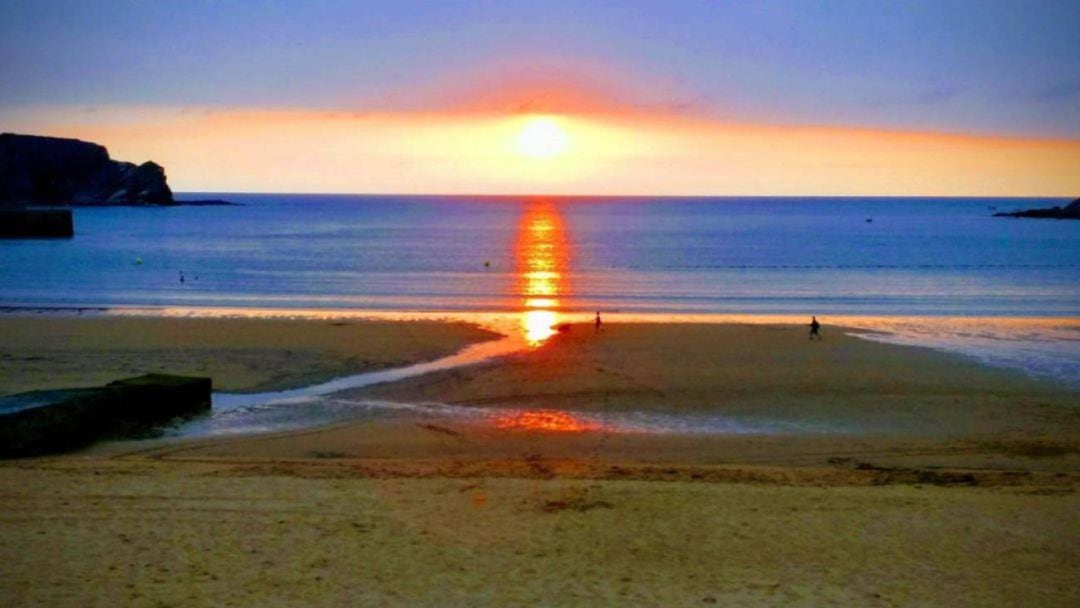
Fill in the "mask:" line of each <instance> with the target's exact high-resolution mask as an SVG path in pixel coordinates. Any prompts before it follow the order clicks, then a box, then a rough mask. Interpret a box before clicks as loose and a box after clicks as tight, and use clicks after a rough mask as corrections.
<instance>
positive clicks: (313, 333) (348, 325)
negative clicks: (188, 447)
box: [0, 315, 497, 395]
mask: <svg viewBox="0 0 1080 608" xmlns="http://www.w3.org/2000/svg"><path fill="white" fill-rule="evenodd" d="M495 337H497V335H496V334H493V333H491V332H488V331H484V330H482V329H479V328H477V327H475V326H471V325H466V324H463V323H439V322H435V321H410V322H391V321H357V320H344V319H343V320H319V321H315V320H290V319H230V318H178V317H109V316H92V317H89V316H88V317H70V316H59V315H42V316H24V315H19V316H14V315H13V316H2V317H0V395H3V394H11V393H18V392H22V391H29V390H40V389H50V388H68V387H79V386H97V385H100V384H105V383H107V382H110V381H112V380H116V379H118V378H124V377H128V376H136V375H140V374H145V373H149V372H161V373H169V374H179V375H191V376H212V377H213V380H214V388H215V390H224V391H235V392H254V391H272V390H282V389H288V388H294V387H299V386H306V385H309V384H314V383H317V382H322V381H325V380H329V379H332V378H336V377H339V376H344V375H348V374H355V373H361V372H366V371H375V370H379V369H386V368H390V367H399V366H403V365H408V364H410V363H416V362H419V361H429V360H432V359H437V358H439V357H443V356H446V355H449V354H452V353H454V352H456V351H458V350H460V349H461V348H463V347H465V346H466V345H468V344H470V343H472V342H479V341H482V340H490V339H492V338H495Z"/></svg>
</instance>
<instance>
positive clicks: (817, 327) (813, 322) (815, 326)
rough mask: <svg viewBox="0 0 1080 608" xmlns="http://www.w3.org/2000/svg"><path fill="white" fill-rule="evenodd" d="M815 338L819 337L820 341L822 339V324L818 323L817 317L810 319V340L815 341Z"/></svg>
mask: <svg viewBox="0 0 1080 608" xmlns="http://www.w3.org/2000/svg"><path fill="white" fill-rule="evenodd" d="M814 336H817V339H818V340H820V339H821V323H818V322H817V317H811V318H810V339H811V340H813V339H814Z"/></svg>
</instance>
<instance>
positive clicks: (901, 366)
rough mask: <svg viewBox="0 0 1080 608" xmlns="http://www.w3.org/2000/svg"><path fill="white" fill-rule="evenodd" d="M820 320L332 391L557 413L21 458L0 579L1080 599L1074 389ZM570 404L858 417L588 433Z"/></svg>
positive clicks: (40, 583) (775, 599)
mask: <svg viewBox="0 0 1080 608" xmlns="http://www.w3.org/2000/svg"><path fill="white" fill-rule="evenodd" d="M826 332H827V333H826V336H825V340H824V341H822V342H820V343H819V342H815V343H809V342H808V341H806V338H805V334H804V330H803V328H799V327H794V326H740V325H719V326H703V325H617V324H612V325H610V326H607V327H606V328H605V330H604V333H603V334H602V335H599V336H596V335H594V334H593V333H592V330H591V328H587V327H585V326H575V327H574V328H573V330H572V331H571V332H570V333H569V334H566V335H561V336H558V337H557V338H556V339H554V340H551V341H549V343H547V344H546V345H544V346H543V347H541V348H539V349H536V350H532V351H529V352H524V353H520V354H517V355H513V356H511V357H508V358H506V359H503V360H500V361H495V362H491V363H487V364H481V365H477V366H472V367H467V368H459V369H455V370H449V371H445V372H439V373H436V374H432V375H430V376H424V377H421V378H415V379H411V380H406V381H402V382H398V383H393V384H387V385H380V386H375V387H370V388H366V389H360V390H355V391H350V392H348V393H347V394H345V395H341V396H340V397H341V398H343V399H353V400H364V399H386V400H398V401H412V402H420V401H438V402H441V403H452V404H457V405H461V406H465V407H472V408H495V407H506V406H511V407H516V408H538V409H542V410H544V412H545V415H544V416H540V417H535V416H533V417H530V416H528V415H524V414H523V415H522V416H520V417H518V418H513V417H511V418H509V419H506V420H503V421H502V422H497V421H498V420H500V419H498V418H496V419H495V420H496V423H494V424H492V423H490V422H477V421H476V420H471V419H468V420H466V419H458V418H445V419H442V418H438V417H431V416H425V417H422V418H410V417H398V418H388V419H376V420H367V421H360V422H352V423H344V424H338V425H334V426H331V427H326V428H319V429H310V430H305V431H298V432H291V433H280V434H275V435H267V436H251V437H232V438H213V439H202V440H194V441H175V440H157V441H150V442H118V443H112V444H103V445H99V446H96V447H94V448H92V449H90V450H88V451H85V452H82V453H78V454H73V455H69V456H63V457H54V458H42V459H29V460H19V461H8V462H3V463H0V487H2V488H3V491H2V492H0V587H2V588H3V589H5V591H6V592H7V593H6V595H7V596H8V597H9V598H12V599H11V603H12V604H13V605H57V604H68V605H105V604H116V603H125V604H131V605H147V606H155V605H162V604H165V605H179V604H184V605H191V604H194V605H221V604H226V605H229V604H234V605H253V604H266V603H282V604H288V605H309V604H322V605H342V604H349V603H364V604H375V605H402V604H405V605H431V604H439V605H462V606H464V605H469V606H473V605H507V604H511V605H513V604H519V605H520V604H532V605H535V604H544V605H583V604H597V603H609V604H618V605H642V606H654V605H709V604H714V603H715V604H717V605H732V604H735V605H744V604H745V605H776V604H796V605H800V604H801V605H821V604H836V605H866V606H896V605H912V604H918V605H939V606H952V605H958V604H959V605H1042V606H1055V605H1060V606H1068V605H1075V604H1076V602H1077V601H1078V600H1080V594H1078V593H1077V591H1076V588H1075V585H1074V581H1075V580H1076V577H1077V575H1078V574H1080V568H1078V566H1077V564H1078V563H1080V560H1078V558H1080V550H1078V549H1077V547H1080V542H1078V541H1080V532H1078V530H1080V527H1078V526H1077V525H1076V513H1077V512H1078V510H1077V509H1078V507H1080V503H1078V499H1077V494H1076V487H1077V481H1078V479H1080V476H1078V471H1080V466H1078V460H1077V459H1078V446H1080V441H1078V436H1080V433H1078V431H1080V423H1078V417H1077V414H1076V410H1075V405H1074V404H1075V401H1076V400H1075V397H1076V395H1075V393H1074V392H1070V391H1067V390H1063V389H1060V388H1058V387H1055V386H1052V385H1048V384H1046V383H1042V382H1037V381H1034V380H1030V379H1027V378H1025V377H1022V376H1019V375H1017V374H1013V373H1009V372H1002V371H999V370H990V369H986V368H984V367H981V366H979V365H976V364H974V363H971V362H969V361H967V360H964V359H960V358H957V357H954V356H948V355H942V354H940V353H935V352H930V351H927V350H924V349H918V348H908V347H899V346H893V345H887V344H880V343H875V342H867V341H862V340H859V339H856V338H850V337H846V336H843V335H842V333H841V332H840V331H839V330H837V329H836V328H830V327H826ZM566 410H570V411H575V412H582V414H581V415H582V416H584V415H587V414H588V413H590V412H593V413H603V412H605V411H611V412H631V411H638V410H654V411H659V412H664V413H675V414H686V415H691V416H692V415H698V414H702V413H705V412H709V413H716V414H718V415H730V416H739V417H742V418H745V419H776V418H784V419H787V420H794V421H796V422H801V423H807V424H809V423H818V422H821V421H831V422H833V423H842V426H843V427H844V428H848V429H854V430H853V431H849V432H832V433H818V434H814V433H801V434H793V435H747V436H730V435H728V436H714V435H699V434H689V435H680V434H640V433H616V432H611V431H610V430H609V429H602V428H601V429H595V428H593V429H590V430H587V431H582V430H580V427H576V426H575V424H574V420H575V418H574V417H573V416H571V417H569V418H567V417H563V416H561V415H560V412H561V411H566ZM527 413H528V410H526V411H525V414H527ZM575 428H577V429H578V430H573V429H575Z"/></svg>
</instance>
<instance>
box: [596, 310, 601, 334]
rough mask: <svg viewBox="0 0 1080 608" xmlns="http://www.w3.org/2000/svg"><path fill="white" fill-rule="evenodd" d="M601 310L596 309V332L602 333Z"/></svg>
mask: <svg viewBox="0 0 1080 608" xmlns="http://www.w3.org/2000/svg"><path fill="white" fill-rule="evenodd" d="M600 324H601V321H600V311H599V310H598V311H596V333H600Z"/></svg>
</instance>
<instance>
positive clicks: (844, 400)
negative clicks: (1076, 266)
mask: <svg viewBox="0 0 1080 608" xmlns="http://www.w3.org/2000/svg"><path fill="white" fill-rule="evenodd" d="M337 397H338V398H339V399H343V400H352V401H356V402H362V401H365V400H384V401H391V402H405V403H419V404H424V403H431V402H437V403H442V404H452V405H456V406H462V407H468V408H480V409H485V408H487V409H494V408H506V407H510V408H515V409H516V410H517V413H513V410H511V413H509V414H507V413H505V412H504V411H503V410H500V412H502V413H499V414H498V415H496V416H494V417H492V418H490V419H481V420H480V421H479V422H478V421H477V420H475V419H471V418H460V417H444V418H441V417H439V416H438V415H434V416H433V415H426V416H424V417H422V418H418V419H411V418H409V417H408V416H406V417H405V418H400V417H398V418H393V419H388V420H363V421H360V422H356V423H344V424H336V425H332V426H329V427H326V428H322V429H311V430H305V431H301V432H294V433H280V434H275V435H266V436H256V437H237V438H226V439H214V440H209V441H197V442H189V443H181V444H178V445H172V444H166V445H167V446H168V447H164V446H163V448H162V449H164V450H167V451H168V452H169V453H171V454H174V455H176V456H177V457H180V456H181V455H182V456H183V457H255V458H264V459H274V458H288V459H297V458H309V457H312V456H318V455H320V454H323V455H327V454H328V455H335V456H339V457H343V458H361V459H414V460H416V459H419V460H424V459H429V460H430V459H435V460H438V459H458V460H470V461H479V460H503V459H524V458H530V457H533V458H543V459H553V460H561V459H568V458H569V459H592V460H599V461H603V462H664V463H683V464H694V463H700V464H731V463H743V464H776V465H783V466H832V465H834V464H838V463H839V464H843V465H847V466H859V465H860V464H861V465H867V464H869V465H872V466H878V465H880V466H901V467H960V468H982V469H1016V470H1060V471H1073V470H1077V469H1080V411H1078V410H1077V409H1076V408H1075V407H1074V404H1075V403H1076V400H1077V395H1076V393H1075V392H1074V391H1069V390H1065V389H1060V388H1058V387H1055V386H1053V385H1050V384H1048V383H1045V382H1042V381H1036V380H1032V379H1030V378H1027V377H1024V376H1022V375H1020V374H1018V373H1013V372H1008V371H1002V370H997V369H990V368H986V367H984V366H981V365H978V364H976V363H974V362H971V361H969V360H967V359H964V358H961V357H958V356H955V355H947V354H942V353H938V352H934V351H930V350H927V349H922V348H914V347H905V346H897V345H888V344H882V343H879V342H871V341H867V340H862V339H859V338H854V337H851V336H847V335H844V333H843V332H842V331H840V330H838V329H836V328H831V330H830V331H829V333H828V334H827V336H826V339H825V340H823V341H820V342H818V341H815V342H809V341H808V340H806V338H805V331H804V329H803V328H801V327H796V326H767V325H765V326H762V325H696V324H695V325H677V324H675V325H670V324H669V325H659V324H658V325H637V324H626V325H614V324H613V325H609V326H606V327H605V329H604V332H603V333H602V334H601V335H599V336H597V335H594V333H593V331H592V329H591V328H588V327H585V326H580V325H579V326H575V327H574V329H573V330H572V331H570V332H569V333H568V334H565V335H559V336H556V337H554V338H552V339H551V340H550V341H549V342H548V343H546V344H544V345H543V346H542V347H540V348H537V349H534V350H530V351H527V352H522V353H519V354H516V355H511V356H509V357H506V358H504V359H501V360H498V361H494V362H490V363H486V364H480V365H474V366H470V367H464V368H458V369H452V370H446V371H442V372H437V373H433V374H429V375H426V376H422V377H419V378H413V379H409V380H404V381H401V382H395V383H388V384H382V385H376V386H373V387H369V388H364V389H357V390H351V391H345V392H343V393H340V394H339V395H337ZM567 411H570V412H573V413H571V414H565V413H564V412H567ZM634 412H645V413H658V414H661V415H664V416H667V417H668V418H669V419H670V418H671V417H676V418H677V417H678V416H683V417H684V418H685V419H686V420H691V421H693V420H695V416H703V415H707V416H711V417H714V418H715V417H720V418H722V419H731V420H734V421H738V422H740V423H742V424H743V425H745V426H750V427H754V426H755V425H759V426H760V425H768V424H770V423H777V422H781V423H784V425H786V427H788V428H791V429H793V430H792V431H791V432H786V433H781V432H777V433H769V434H746V435H732V434H695V433H691V434H682V433H660V434H654V433H624V432H618V431H617V430H612V429H609V428H605V427H603V426H596V425H594V424H591V420H592V419H591V418H590V417H589V416H590V414H592V415H596V416H603V415H608V414H612V413H614V414H616V415H618V414H627V415H628V416H629V417H630V418H633V415H632V414H633V413H634ZM706 421H707V420H706ZM702 424H704V422H703V423H702ZM687 426H688V427H689V428H690V429H691V430H692V429H693V424H689V425H687ZM803 429H806V430H803Z"/></svg>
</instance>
